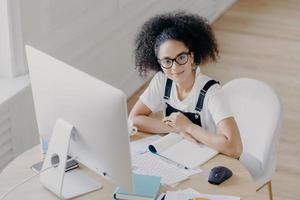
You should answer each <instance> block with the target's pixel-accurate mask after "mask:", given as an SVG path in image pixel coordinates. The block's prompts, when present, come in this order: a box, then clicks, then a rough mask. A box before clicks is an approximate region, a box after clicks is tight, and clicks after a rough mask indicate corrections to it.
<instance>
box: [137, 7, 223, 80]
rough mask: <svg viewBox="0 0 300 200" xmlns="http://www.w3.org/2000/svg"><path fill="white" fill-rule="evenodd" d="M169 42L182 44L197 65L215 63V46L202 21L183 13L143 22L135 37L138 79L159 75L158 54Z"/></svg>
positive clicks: (208, 26)
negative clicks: (139, 77)
mask: <svg viewBox="0 0 300 200" xmlns="http://www.w3.org/2000/svg"><path fill="white" fill-rule="evenodd" d="M170 39H174V40H177V41H180V42H183V43H184V44H185V45H186V47H187V48H188V49H189V50H190V51H191V52H193V53H194V62H195V64H196V65H199V64H200V63H205V62H206V61H216V60H217V57H218V54H219V51H218V45H217V42H216V39H215V36H214V34H213V32H212V29H211V27H210V25H209V24H208V23H207V20H206V19H205V18H203V17H200V16H199V15H196V14H189V13H186V12H184V11H177V12H172V13H166V14H160V15H156V16H154V17H152V18H151V19H149V20H148V21H146V22H145V23H144V25H143V26H142V27H141V28H140V30H139V32H138V34H137V35H136V39H135V49H134V56H135V65H136V69H137V70H138V71H139V74H140V75H141V76H146V75H147V73H148V72H149V71H162V69H161V67H160V65H159V63H158V61H157V53H158V50H159V47H160V45H161V44H162V43H163V42H165V41H167V40H170Z"/></svg>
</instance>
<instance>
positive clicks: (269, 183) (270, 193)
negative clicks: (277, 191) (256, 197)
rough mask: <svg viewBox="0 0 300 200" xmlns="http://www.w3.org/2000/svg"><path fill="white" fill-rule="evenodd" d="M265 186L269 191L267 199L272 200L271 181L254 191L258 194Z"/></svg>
mask: <svg viewBox="0 0 300 200" xmlns="http://www.w3.org/2000/svg"><path fill="white" fill-rule="evenodd" d="M266 185H268V190H269V199H270V200H273V192H272V183H271V181H269V182H267V183H265V184H264V185H263V186H261V187H260V188H258V189H257V190H256V192H258V191H259V190H260V189H262V188H263V187H265V186H266Z"/></svg>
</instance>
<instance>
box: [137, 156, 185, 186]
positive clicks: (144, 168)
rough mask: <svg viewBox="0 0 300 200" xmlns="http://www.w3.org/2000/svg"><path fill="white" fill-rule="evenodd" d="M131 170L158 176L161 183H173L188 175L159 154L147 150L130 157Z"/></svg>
mask: <svg viewBox="0 0 300 200" xmlns="http://www.w3.org/2000/svg"><path fill="white" fill-rule="evenodd" d="M132 165H133V172H134V173H137V174H144V175H150V176H160V177H161V183H162V184H166V185H173V184H175V183H178V182H180V181H183V180H186V179H188V178H189V177H188V176H187V175H185V174H184V173H182V172H181V171H180V169H178V168H177V167H176V166H174V165H172V164H169V163H166V162H165V161H163V160H162V159H161V158H160V157H159V156H157V155H155V154H153V153H150V152H147V153H144V154H141V155H139V156H135V157H134V158H133V159H132Z"/></svg>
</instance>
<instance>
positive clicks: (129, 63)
mask: <svg viewBox="0 0 300 200" xmlns="http://www.w3.org/2000/svg"><path fill="white" fill-rule="evenodd" d="M227 1H228V0H227ZM216 2H218V1H217V0H215V1H212V0H176V1H175V0H164V1H158V0H147V1H141V0H105V1H104V0H101V1H99V0H64V1H62V0H26V1H25V0H24V1H22V4H21V6H22V9H21V10H22V25H23V34H24V41H25V43H28V44H31V45H32V46H34V47H37V48H38V49H41V50H43V51H45V52H47V53H49V54H50V55H53V56H54V57H56V58H58V59H60V60H63V61H65V62H67V63H68V64H71V65H73V66H74V67H77V68H79V69H81V70H83V71H85V72H87V73H89V74H92V75H94V76H96V77H98V78H100V79H102V80H104V81H106V82H108V83H110V84H112V85H114V86H116V87H118V88H120V89H122V90H123V91H125V93H126V94H127V95H128V96H130V95H131V94H132V93H133V92H134V91H136V90H137V89H138V88H139V87H140V86H141V85H142V83H143V82H144V81H145V80H141V79H140V78H139V76H138V74H137V72H136V71H135V69H134V62H133V55H132V51H133V40H134V36H135V34H136V32H137V28H138V27H139V26H140V25H141V24H142V23H143V22H144V21H145V20H146V19H148V18H149V17H151V16H153V15H154V14H156V13H161V12H166V11H171V10H176V9H184V10H188V11H191V12H195V13H199V14H200V15H202V16H205V17H207V18H209V19H212V18H213V17H214V16H216V14H217V13H216V5H217V3H216Z"/></svg>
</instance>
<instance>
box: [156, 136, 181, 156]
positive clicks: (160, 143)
mask: <svg viewBox="0 0 300 200" xmlns="http://www.w3.org/2000/svg"><path fill="white" fill-rule="evenodd" d="M182 139H183V138H182V136H181V135H179V134H177V133H169V134H168V135H166V136H164V137H162V138H161V139H160V140H157V141H155V142H153V143H152V144H151V145H152V146H154V148H155V150H156V151H157V153H161V152H163V151H164V150H166V149H168V148H169V147H171V146H173V145H175V144H176V143H178V142H180V141H181V140H182Z"/></svg>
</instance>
